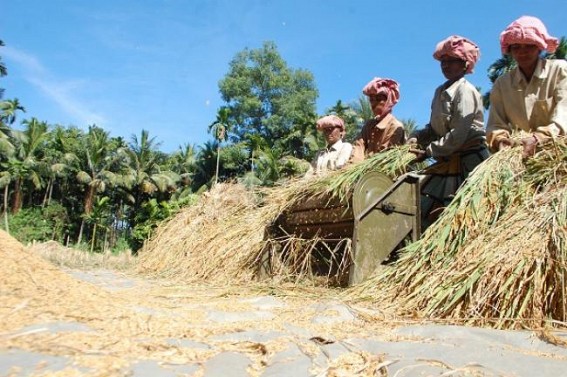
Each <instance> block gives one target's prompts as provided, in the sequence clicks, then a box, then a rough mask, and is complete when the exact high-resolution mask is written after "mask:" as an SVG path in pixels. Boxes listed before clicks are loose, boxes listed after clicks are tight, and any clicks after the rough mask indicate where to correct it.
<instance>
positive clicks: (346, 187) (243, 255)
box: [139, 146, 413, 284]
mask: <svg viewBox="0 0 567 377" xmlns="http://www.w3.org/2000/svg"><path fill="white" fill-rule="evenodd" d="M412 159H413V155H411V154H410V153H408V147H406V146H402V147H398V148H394V149H391V150H388V151H386V152H384V153H380V154H377V155H375V156H373V157H372V158H369V159H367V160H366V161H364V162H362V163H359V164H356V165H350V166H349V167H347V168H345V169H343V170H340V171H336V172H332V173H330V174H328V175H324V176H315V177H313V178H311V179H294V180H290V181H287V182H285V183H283V184H281V185H279V186H277V187H273V188H268V189H259V190H256V191H249V190H247V189H246V188H244V187H243V186H242V185H239V184H218V185H216V186H215V187H214V188H213V189H212V190H211V191H209V192H208V193H207V194H205V195H204V196H203V197H202V198H201V199H200V201H199V202H198V203H197V204H196V205H193V206H191V207H188V208H186V209H185V210H183V211H181V212H180V213H179V214H177V215H176V216H175V217H174V218H173V219H171V220H170V221H168V222H166V223H164V224H162V225H161V226H160V227H158V229H157V231H156V233H155V234H154V236H153V237H152V239H151V240H149V241H148V243H147V244H146V245H145V246H144V247H143V248H142V250H140V252H139V261H140V263H139V266H140V272H142V273H146V274H151V275H158V276H162V277H168V278H175V279H179V280H183V281H186V282H191V281H208V282H216V283H224V284H232V283H236V282H250V281H252V280H254V279H255V278H256V275H257V273H258V268H259V265H260V260H261V258H262V254H263V252H264V250H265V248H266V247H270V245H273V243H274V242H277V243H279V244H281V245H283V247H284V248H286V247H287V248H288V249H289V250H294V253H293V255H294V256H297V257H291V258H287V259H286V260H284V261H281V263H280V265H279V266H278V274H279V277H280V278H282V279H283V280H286V279H287V278H291V279H292V280H295V279H297V278H298V277H301V278H303V277H307V278H309V277H312V274H310V273H309V272H308V270H309V268H310V263H309V258H310V256H311V253H310V251H311V250H312V249H313V248H314V245H315V244H316V243H318V242H319V241H320V240H302V239H298V238H295V237H294V236H293V235H288V236H286V237H284V238H279V239H277V240H276V239H271V238H270V237H269V235H268V234H267V228H268V227H269V226H270V225H271V224H272V223H273V222H274V221H275V220H276V219H277V217H278V216H279V215H280V214H281V213H282V212H283V211H284V210H285V209H286V208H289V207H290V206H293V205H294V204H295V203H298V202H299V201H300V200H302V199H304V198H306V197H309V196H317V195H328V194H330V195H335V196H337V197H339V198H340V200H341V201H342V202H344V203H345V205H348V204H349V203H348V200H349V196H350V192H351V191H352V188H353V187H354V184H355V183H356V182H357V181H358V179H359V178H360V177H361V176H362V175H364V174H365V173H366V172H368V171H380V172H382V173H384V174H386V175H388V176H390V177H392V178H393V177H396V176H398V175H401V174H403V173H404V172H406V169H407V166H408V164H409V162H410V161H411V160H412ZM345 244H347V245H348V246H350V242H348V240H345ZM288 255H289V254H288Z"/></svg>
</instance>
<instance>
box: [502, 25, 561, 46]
mask: <svg viewBox="0 0 567 377" xmlns="http://www.w3.org/2000/svg"><path fill="white" fill-rule="evenodd" d="M513 44H529V45H536V46H537V47H538V48H539V49H540V50H542V51H543V50H546V51H547V52H549V53H553V52H555V50H556V49H557V46H558V45H559V41H558V40H557V38H555V37H552V36H550V35H549V34H547V28H546V27H545V25H544V24H543V22H541V20H540V19H539V18H536V17H532V16H522V17H520V18H518V19H517V20H516V21H514V22H512V23H511V24H510V25H508V27H507V28H506V29H505V30H504V31H503V32H502V33H500V48H501V50H502V53H503V54H507V53H509V50H510V45H513Z"/></svg>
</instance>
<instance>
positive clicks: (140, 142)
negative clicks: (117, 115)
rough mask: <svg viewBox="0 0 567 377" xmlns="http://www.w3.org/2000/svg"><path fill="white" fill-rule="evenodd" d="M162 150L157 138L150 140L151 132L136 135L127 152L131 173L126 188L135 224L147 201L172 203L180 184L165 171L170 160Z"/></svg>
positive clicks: (129, 172)
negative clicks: (136, 217)
mask: <svg viewBox="0 0 567 377" xmlns="http://www.w3.org/2000/svg"><path fill="white" fill-rule="evenodd" d="M158 147H159V143H157V142H156V140H155V138H154V137H152V138H150V136H149V132H148V131H146V130H142V133H141V135H140V137H139V138H138V137H137V136H136V135H132V142H131V143H130V144H129V148H128V149H127V150H126V152H127V156H128V159H127V162H128V173H127V179H126V180H125V184H124V187H125V190H126V192H127V199H128V201H129V202H130V204H131V213H130V216H129V218H130V220H131V223H133V222H134V219H135V215H136V213H137V212H138V211H139V210H140V208H141V206H142V204H143V203H144V202H145V201H147V200H149V199H151V198H157V199H159V200H167V199H169V197H170V194H171V193H173V192H175V190H176V188H177V182H178V181H179V180H180V177H179V175H178V174H176V173H175V172H173V171H171V170H166V169H162V165H163V166H167V164H166V162H167V156H166V155H165V154H163V153H162V152H160V151H159V150H158ZM160 194H161V197H160Z"/></svg>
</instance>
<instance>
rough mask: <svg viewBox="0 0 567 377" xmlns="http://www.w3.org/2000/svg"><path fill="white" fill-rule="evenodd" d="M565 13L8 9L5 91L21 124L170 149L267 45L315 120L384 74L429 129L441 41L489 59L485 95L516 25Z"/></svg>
mask: <svg viewBox="0 0 567 377" xmlns="http://www.w3.org/2000/svg"><path fill="white" fill-rule="evenodd" d="M566 14H567V1H565V0H537V1H536V0H477V1H455V0H452V1H446V0H431V1H425V0H413V1H409V0H391V1H381V0H373V1H366V0H364V1H356V0H352V1H337V0H313V1H310V0H301V1H299V0H263V1H262V0H210V1H206V0H90V1H87V0H49V1H46V0H10V1H6V2H4V4H3V5H2V20H1V21H0V39H2V40H3V41H4V43H5V45H6V46H5V47H3V48H1V49H0V56H2V59H3V61H4V63H5V64H6V66H7V68H8V76H6V77H4V78H2V79H0V87H2V88H5V89H6V91H5V93H4V98H14V97H16V98H18V99H19V100H20V102H21V103H22V104H23V106H24V107H25V108H26V113H25V114H23V115H21V116H20V120H22V119H28V118H30V117H32V116H33V117H36V118H38V119H39V120H43V121H47V122H48V123H50V124H62V125H65V126H68V125H76V126H78V127H81V128H84V129H86V128H87V127H88V125H91V124H96V125H98V126H100V127H102V128H104V129H106V130H108V131H110V133H111V135H112V136H123V137H125V138H126V139H127V140H130V139H131V136H132V135H133V134H136V135H140V133H141V130H142V129H146V130H148V131H149V133H150V136H151V137H155V138H156V141H158V142H160V143H161V146H160V149H161V150H162V151H164V152H172V151H174V150H176V149H177V148H178V146H180V145H183V144H195V145H197V146H198V145H201V144H203V143H204V142H205V141H207V140H210V139H211V136H210V135H209V134H208V133H207V126H208V125H209V124H210V123H211V122H212V121H213V120H214V119H215V115H216V112H217V109H218V108H219V107H220V106H221V105H222V104H223V103H222V100H221V98H220V94H219V91H218V82H219V80H221V79H222V78H223V77H224V76H225V75H226V73H227V72H228V69H229V62H230V61H231V60H232V58H233V57H234V56H235V54H236V53H237V52H239V51H241V50H243V49H244V48H246V47H248V48H251V49H254V48H260V47H261V46H262V43H263V42H264V41H268V40H269V41H273V42H275V43H276V45H277V46H278V50H279V52H280V54H281V55H282V57H283V59H284V60H285V61H286V62H287V63H288V65H289V66H290V67H291V68H294V69H297V68H301V69H306V70H309V71H310V72H312V73H313V75H314V77H315V83H316V86H317V88H318V90H319V97H318V100H317V111H318V112H319V114H323V113H324V112H325V110H326V109H328V108H329V107H331V106H333V105H334V104H335V103H336V102H337V100H339V99H340V100H342V101H343V102H347V103H349V102H352V101H355V100H356V99H357V98H358V97H359V96H360V94H361V90H362V87H363V86H364V85H365V84H366V83H367V82H368V81H369V80H370V79H372V78H373V77H375V76H379V77H389V78H393V79H395V80H396V81H398V82H399V83H400V85H401V99H400V102H399V103H398V104H397V105H396V107H395V108H394V114H395V115H396V116H397V117H398V118H400V119H410V118H411V119H414V120H416V121H417V123H418V125H423V124H425V123H427V121H428V118H429V108H430V101H431V97H432V95H433V91H434V89H435V88H436V87H437V86H438V85H439V84H441V83H442V82H443V80H444V79H443V76H442V74H441V72H440V68H439V64H438V62H437V61H435V60H434V59H433V58H432V53H433V49H434V48H435V45H436V44H437V42H439V41H440V40H442V39H444V38H446V37H448V36H449V35H452V34H459V35H463V36H466V37H468V38H470V39H472V40H473V41H475V42H476V43H477V44H478V45H479V46H480V49H481V59H480V61H479V62H478V64H477V66H476V68H475V72H474V73H473V74H471V75H468V76H467V78H468V79H469V81H471V82H472V83H473V84H474V85H476V86H480V87H481V88H482V90H483V91H486V90H488V89H489V88H490V84H489V81H488V79H487V75H486V73H487V69H488V66H489V65H490V64H491V63H492V62H494V60H496V59H497V58H499V57H500V49H499V43H498V37H499V34H500V32H501V31H502V30H503V29H504V28H505V27H506V26H507V25H508V24H509V23H510V22H512V21H513V20H515V19H516V18H518V17H520V16H522V15H533V16H537V17H539V18H540V19H542V21H543V22H544V23H545V24H546V26H547V28H548V31H549V32H550V34H552V35H553V36H556V37H560V36H564V35H567V28H566V22H565V21H566V16H565V15H566Z"/></svg>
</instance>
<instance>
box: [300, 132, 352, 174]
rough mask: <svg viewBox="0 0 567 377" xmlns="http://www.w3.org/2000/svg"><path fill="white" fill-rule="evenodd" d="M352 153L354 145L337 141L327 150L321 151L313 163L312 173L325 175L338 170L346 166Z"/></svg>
mask: <svg viewBox="0 0 567 377" xmlns="http://www.w3.org/2000/svg"><path fill="white" fill-rule="evenodd" d="M351 153H352V145H351V144H350V143H345V142H343V141H342V140H339V141H337V142H336V143H335V144H333V145H331V146H327V148H325V149H321V150H320V151H318V152H317V154H316V155H315V158H314V159H313V162H311V169H310V171H311V173H316V174H318V173H323V172H325V171H328V170H337V169H340V168H342V167H343V166H345V164H346V163H347V161H348V159H349V158H350V155H351Z"/></svg>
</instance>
